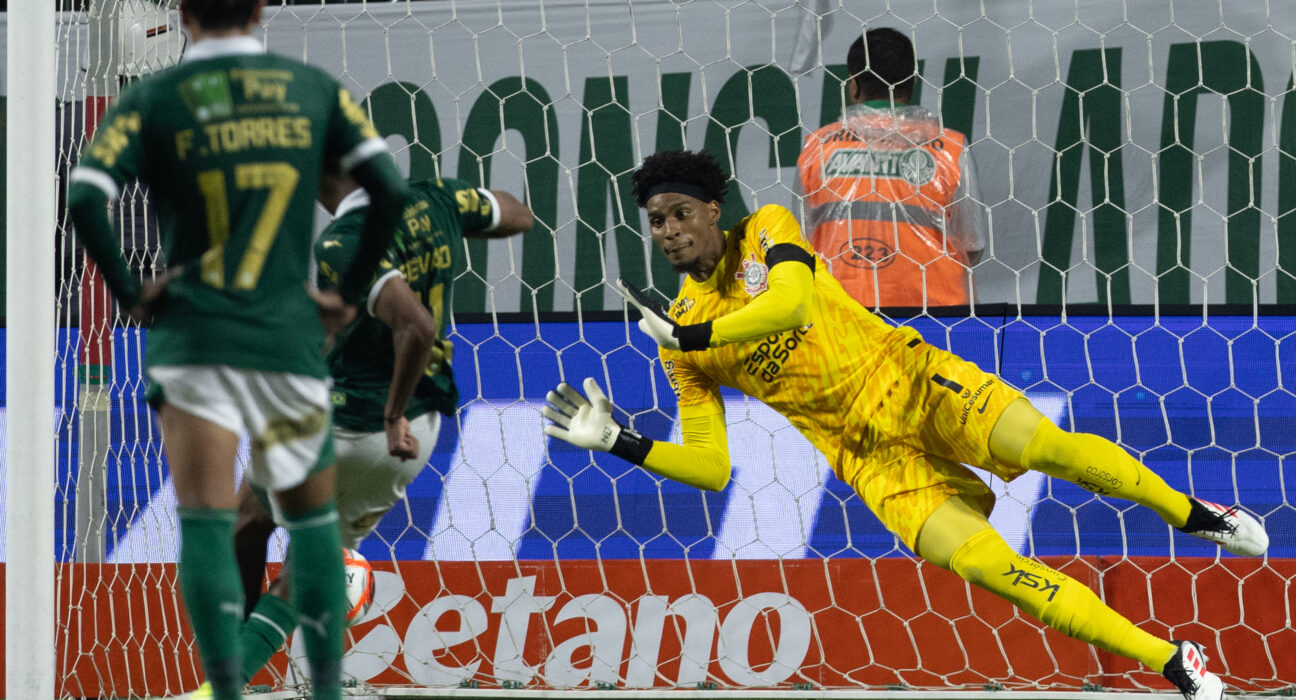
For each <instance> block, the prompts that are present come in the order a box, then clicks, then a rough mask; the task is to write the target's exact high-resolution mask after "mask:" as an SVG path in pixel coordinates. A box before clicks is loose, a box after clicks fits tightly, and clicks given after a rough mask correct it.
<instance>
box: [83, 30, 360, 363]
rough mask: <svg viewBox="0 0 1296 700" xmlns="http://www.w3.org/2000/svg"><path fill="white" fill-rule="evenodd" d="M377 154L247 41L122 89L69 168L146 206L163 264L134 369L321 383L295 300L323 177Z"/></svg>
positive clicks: (325, 95) (303, 300)
mask: <svg viewBox="0 0 1296 700" xmlns="http://www.w3.org/2000/svg"><path fill="white" fill-rule="evenodd" d="M385 152H386V145H385V143H384V142H383V141H382V140H381V139H380V138H379V137H378V135H377V133H376V132H375V131H374V129H373V126H372V125H371V124H370V123H369V121H368V118H367V117H366V116H365V114H364V111H363V110H362V109H361V108H360V107H359V106H358V105H357V104H355V102H354V101H353V100H352V98H351V96H350V94H349V93H348V92H347V91H346V90H345V89H344V88H342V86H341V85H340V84H339V83H338V82H337V81H336V80H334V79H333V78H332V77H330V76H329V75H328V74H326V73H325V72H323V71H322V70H319V69H317V68H314V67H311V66H307V65H305V64H303V63H300V62H298V61H294V60H291V59H288V58H284V57H281V56H276V55H273V54H267V53H264V52H263V51H262V49H261V45H260V42H259V41H257V40H256V39H253V38H251V37H239V38H234V39H215V40H207V41H203V42H200V43H198V44H196V45H194V47H192V48H191V49H190V50H189V51H188V52H187V53H186V56H185V59H184V61H182V62H181V63H180V64H179V65H178V66H176V67H174V68H171V69H168V70H165V71H162V72H159V73H157V74H154V75H152V76H149V77H147V78H144V79H142V80H140V81H139V82H137V83H135V84H133V85H131V86H129V87H128V88H126V89H125V90H123V91H122V93H121V95H120V97H119V98H118V100H117V101H116V103H115V104H114V105H113V106H112V108H111V109H109V110H108V112H107V113H106V114H105V115H104V117H103V119H102V120H101V122H100V124H99V127H98V130H97V132H96V135H95V138H94V140H93V142H92V143H91V144H90V146H89V148H87V149H86V150H85V151H84V153H83V156H82V158H81V160H80V162H79V164H78V167H77V169H76V171H74V174H73V177H72V180H73V182H87V183H89V184H93V185H96V186H98V187H99V188H100V189H102V190H105V191H107V192H108V193H109V194H110V196H112V195H115V194H116V191H115V190H113V186H116V187H117V188H120V187H121V186H122V185H124V184H126V183H129V182H132V181H134V180H137V179H138V181H139V182H141V183H142V184H144V185H145V186H147V187H148V189H149V193H150V197H151V198H152V200H153V202H154V203H155V205H156V208H157V215H158V221H159V223H160V226H161V232H162V249H163V254H164V255H165V261H166V265H167V267H168V268H169V269H170V270H172V271H173V272H174V271H175V270H177V269H180V270H182V272H180V273H179V274H178V275H177V276H175V277H173V279H172V281H171V282H170V285H169V288H168V289H169V302H168V305H167V307H166V308H165V309H164V310H162V311H161V312H160V313H159V314H158V315H157V317H156V318H155V319H154V321H153V325H152V330H151V331H150V333H149V345H148V358H147V360H146V366H149V367H152V366H159V365H188V364H218V365H228V366H234V367H242V368H247V369H255V370H264V371H278V372H292V373H295V374H303V375H307V376H315V377H324V376H326V374H327V367H326V364H325V361H324V358H323V356H322V352H321V348H322V346H323V328H322V326H321V324H320V320H319V316H318V312H317V309H316V305H315V303H314V302H313V300H312V299H311V297H310V296H309V294H308V293H307V286H306V285H307V282H308V280H309V279H310V275H311V272H312V269H311V268H312V263H311V250H312V244H313V239H314V225H313V224H314V213H315V196H316V192H317V190H318V187H319V175H320V171H321V168H322V167H324V166H325V165H326V164H328V165H329V166H330V167H338V168H341V169H343V170H350V168H351V167H353V166H354V165H356V164H357V163H360V162H363V161H365V160H366V159H368V158H370V157H372V156H375V155H377V154H380V153H385Z"/></svg>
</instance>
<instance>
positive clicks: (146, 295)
mask: <svg viewBox="0 0 1296 700" xmlns="http://www.w3.org/2000/svg"><path fill="white" fill-rule="evenodd" d="M170 279H171V278H170V277H166V276H164V277H159V278H158V279H156V280H149V281H147V282H145V283H144V286H143V288H142V289H141V290H140V297H139V301H137V302H135V305H134V306H132V307H130V308H129V309H127V310H126V313H127V314H129V315H130V317H131V318H132V319H134V320H135V322H136V323H138V324H140V325H141V326H147V325H149V324H151V323H152V322H153V317H154V316H156V315H157V314H158V312H159V311H161V310H162V308H163V307H165V306H166V303H167V298H168V297H167V284H168V283H169V282H170Z"/></svg>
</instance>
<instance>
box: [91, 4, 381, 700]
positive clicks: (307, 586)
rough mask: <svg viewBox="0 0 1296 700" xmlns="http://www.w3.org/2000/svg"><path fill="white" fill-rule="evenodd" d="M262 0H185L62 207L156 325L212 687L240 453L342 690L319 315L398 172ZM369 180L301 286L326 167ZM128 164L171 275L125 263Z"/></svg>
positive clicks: (322, 679)
mask: <svg viewBox="0 0 1296 700" xmlns="http://www.w3.org/2000/svg"><path fill="white" fill-rule="evenodd" d="M262 7H263V0H182V1H181V4H180V17H181V22H182V23H183V25H184V27H185V29H186V30H187V31H188V33H189V36H190V41H191V43H190V45H189V47H188V49H187V51H186V52H185V56H184V60H183V61H182V62H181V63H180V64H179V65H178V66H176V67H174V68H171V69H168V70H165V71H161V72H159V73H156V74H154V75H152V76H149V77H146V78H144V79H142V80H140V81H139V82H137V83H135V84H133V85H131V86H130V87H128V88H127V89H125V90H123V91H122V93H121V95H120V97H119V99H118V100H117V102H116V104H115V105H114V106H113V107H112V108H111V109H110V110H109V111H108V112H107V113H106V114H105V115H104V117H103V119H102V121H101V123H100V126H99V130H98V133H97V134H96V136H95V139H94V141H93V142H92V143H91V144H90V146H89V147H88V148H87V149H86V151H85V152H84V153H83V156H82V158H81V160H80V162H79V164H78V166H77V168H76V169H75V170H74V171H73V173H72V175H71V177H70V183H71V184H70V187H69V191H68V209H69V215H70V217H71V219H72V221H73V223H74V225H75V226H76V230H77V233H78V235H79V237H80V238H81V240H82V242H83V243H84V244H85V247H86V252H87V253H88V254H89V256H90V257H91V258H93V259H94V260H95V262H96V263H98V264H99V266H100V268H101V269H102V271H103V274H104V278H105V280H106V282H107V284H108V286H109V289H110V291H111V292H112V293H113V296H114V297H116V299H117V300H118V302H119V303H120V304H121V306H122V308H123V309H125V310H126V311H127V313H129V314H130V315H131V317H133V318H134V319H135V320H137V321H140V322H145V323H150V324H151V326H152V328H151V330H150V332H149V338H148V340H149V343H148V354H147V357H146V359H145V372H146V373H147V375H148V379H149V390H148V397H149V400H150V403H152V405H153V406H154V407H155V408H156V409H157V411H158V416H159V418H160V420H161V424H162V431H163V436H164V440H165V449H166V456H167V459H168V462H169V466H170V470H171V475H172V480H173V484H174V487H175V492H176V499H177V501H178V504H179V508H178V516H179V520H180V533H181V545H180V554H179V567H178V575H179V579H180V588H181V592H182V595H183V599H184V601H185V605H186V608H187V609H188V613H189V620H190V622H191V624H192V626H193V630H194V634H195V636H196V638H197V641H198V649H199V653H200V655H201V657H202V663H203V668H204V671H205V673H206V677H207V679H208V681H210V682H211V684H212V689H213V691H214V692H213V694H214V696H215V697H216V698H218V700H233V698H237V697H241V692H240V689H241V687H242V685H243V684H242V680H241V675H242V674H241V671H242V666H243V664H242V659H241V650H240V644H239V635H240V632H241V629H242V625H243V615H242V613H243V593H242V589H241V586H240V585H239V578H238V573H237V565H236V563H235V559H234V545H233V526H234V517H235V508H236V506H237V498H236V494H235V491H234V489H233V488H232V486H233V484H234V475H235V471H234V463H235V458H236V455H237V450H238V443H239V437H240V435H241V434H242V433H243V432H244V431H246V432H247V433H248V434H249V436H250V438H251V442H252V460H251V464H250V465H249V467H248V472H247V479H248V480H250V481H251V482H252V483H255V484H258V485H259V486H261V487H263V488H265V489H266V490H268V491H270V492H272V493H274V494H275V499H276V501H277V506H278V508H279V509H280V510H281V511H282V512H283V514H284V518H285V520H286V522H287V523H288V526H289V529H290V530H291V531H292V545H291V548H290V551H289V558H290V559H291V560H292V561H293V562H295V565H296V566H298V567H300V568H301V569H304V570H310V571H311V572H312V573H313V574H314V575H312V576H310V577H303V578H302V583H301V585H300V586H297V587H295V589H294V595H293V608H294V613H295V615H296V617H297V621H298V622H299V623H300V624H301V626H302V628H303V629H304V630H305V642H306V648H307V655H308V657H309V660H310V665H311V688H312V692H313V696H314V697H315V698H317V699H327V700H337V699H339V698H341V694H342V691H341V679H340V674H341V654H342V636H343V631H344V624H345V623H344V621H343V619H342V612H343V610H344V608H343V603H344V602H345V592H344V587H343V585H344V584H343V575H342V559H341V543H340V540H339V536H338V527H337V519H338V516H337V510H336V507H335V503H334V473H333V469H332V468H331V466H330V465H331V463H332V461H333V443H332V434H331V431H330V430H329V426H330V408H331V404H330V401H329V387H328V371H327V366H326V364H325V361H324V357H323V353H322V348H323V345H324V343H325V339H326V332H327V333H332V332H336V331H337V330H338V329H340V328H342V327H344V326H345V325H346V324H347V323H349V322H350V319H351V318H353V317H354V315H355V313H356V310H355V308H354V306H353V304H355V303H356V302H357V301H360V300H362V299H363V298H364V295H365V293H366V292H367V288H368V286H369V282H370V280H372V278H373V274H374V271H375V269H376V268H377V264H378V261H379V260H380V259H381V257H382V255H383V251H384V250H385V249H386V247H387V243H388V240H389V239H390V236H391V231H392V229H393V228H394V226H395V223H396V222H397V221H398V220H399V216H400V206H401V202H403V201H404V198H405V195H406V186H405V183H404V181H403V180H402V179H401V178H400V175H399V172H398V171H397V169H396V166H395V163H394V162H393V160H392V158H391V156H390V154H389V153H388V151H387V147H386V144H385V142H383V141H382V139H380V138H378V135H377V133H376V132H375V131H374V129H373V126H372V125H371V124H370V123H369V121H368V119H367V118H366V117H365V115H364V112H363V111H362V110H361V109H360V108H359V107H358V106H357V105H356V104H355V103H354V102H353V101H352V99H351V97H350V95H349V94H348V93H347V91H346V90H345V89H343V88H342V87H341V86H340V85H339V84H338V82H337V81H336V80H334V79H333V78H331V77H329V76H328V75H327V74H326V73H324V72H323V71H320V70H319V69H316V68H312V67H309V66H307V65H305V64H302V63H300V62H298V61H294V60H291V59H287V58H283V57H280V56H274V55H271V54H267V53H265V51H264V48H263V47H262V45H261V42H260V41H258V40H257V39H255V38H253V37H252V35H251V33H252V31H253V29H254V28H256V27H258V26H259V25H260V21H261V10H262ZM326 167H327V168H330V169H336V170H340V171H342V172H347V173H349V174H350V176H351V177H353V178H354V179H355V180H356V181H357V182H359V183H360V184H361V185H362V186H363V187H364V188H365V190H366V191H367V192H368V193H369V196H370V197H371V199H372V204H371V206H370V208H369V216H368V218H367V219H366V221H365V223H364V224H363V229H364V233H363V234H362V235H361V236H360V237H361V238H362V239H363V242H362V243H360V244H359V245H358V251H357V253H356V254H355V256H354V257H353V259H352V264H351V265H350V266H349V267H348V268H347V269H346V270H345V271H344V272H342V273H341V274H340V276H339V279H340V283H339V285H338V287H337V291H335V292H326V293H314V294H313V293H312V292H310V291H308V289H307V281H308V279H309V277H310V272H311V269H310V260H311V244H312V239H313V226H312V223H313V212H314V205H313V200H314V198H315V193H316V191H317V190H318V182H319V177H320V173H321V171H322V170H323V169H324V168H326ZM134 181H139V182H140V183H141V184H143V185H144V186H146V187H148V189H149V192H150V194H151V195H152V197H153V199H154V201H155V202H156V204H157V209H158V219H159V221H160V224H161V229H162V239H163V240H162V247H163V253H164V255H165V257H166V262H167V266H168V267H167V273H166V275H165V276H163V277H162V278H161V279H160V280H157V281H153V282H150V283H148V284H145V285H143V286H141V284H140V283H139V281H138V280H136V279H134V278H132V277H131V274H130V271H129V269H128V268H127V266H126V264H125V261H124V260H123V258H122V255H121V251H120V247H119V244H118V239H117V237H116V235H115V233H114V231H113V228H112V224H111V222H110V221H109V219H108V217H107V203H108V201H109V200H110V199H113V198H115V197H117V195H118V193H119V191H120V188H121V187H122V186H124V185H126V184H127V183H131V182H134Z"/></svg>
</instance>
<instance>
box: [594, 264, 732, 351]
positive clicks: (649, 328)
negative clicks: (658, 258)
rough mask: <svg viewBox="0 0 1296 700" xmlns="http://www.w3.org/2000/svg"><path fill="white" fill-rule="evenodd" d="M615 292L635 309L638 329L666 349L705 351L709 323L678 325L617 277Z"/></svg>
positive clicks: (663, 311)
mask: <svg viewBox="0 0 1296 700" xmlns="http://www.w3.org/2000/svg"><path fill="white" fill-rule="evenodd" d="M616 288H617V292H619V293H620V294H621V296H622V298H624V299H625V300H626V301H627V302H629V303H631V304H633V305H634V307H635V308H636V309H639V314H640V315H641V316H642V317H643V318H641V319H639V330H641V331H643V332H644V334H646V335H647V336H648V337H650V338H652V339H653V340H655V341H657V345H658V346H660V347H663V348H666V349H668V350H705V349H706V348H707V347H708V346H709V345H710V344H711V322H710V321H708V322H706V323H694V324H690V325H687V326H681V325H679V324H678V323H675V322H674V321H672V320H671V319H670V317H669V316H667V315H666V310H665V309H663V308H662V306H661V305H660V304H658V303H657V302H655V301H652V300H651V299H649V298H648V295H646V294H644V293H643V292H642V291H640V290H639V289H638V288H636V287H635V286H634V285H632V284H630V283H629V282H626V281H625V278H617V284H616Z"/></svg>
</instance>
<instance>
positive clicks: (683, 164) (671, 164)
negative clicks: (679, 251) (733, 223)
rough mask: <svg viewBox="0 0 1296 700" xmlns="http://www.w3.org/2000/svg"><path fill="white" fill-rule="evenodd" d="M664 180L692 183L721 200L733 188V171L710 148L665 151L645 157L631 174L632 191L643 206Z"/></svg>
mask: <svg viewBox="0 0 1296 700" xmlns="http://www.w3.org/2000/svg"><path fill="white" fill-rule="evenodd" d="M663 182H680V183H683V184H686V185H692V186H694V187H696V188H698V189H700V190H702V191H703V192H705V193H706V194H707V195H708V196H710V197H711V200H713V201H716V202H719V203H721V204H724V196H725V193H726V192H728V191H729V175H728V174H726V173H725V171H724V168H722V167H720V163H719V161H717V160H716V157H715V156H713V155H711V154H710V153H708V152H706V151H698V152H697V153H694V152H692V151H662V152H660V153H654V154H653V155H650V156H648V157H647V158H644V162H643V165H641V166H639V169H638V170H636V171H635V173H634V175H631V176H630V184H631V191H632V192H633V193H634V196H635V200H637V201H638V202H639V207H640V208H643V207H646V206H648V199H649V198H650V197H652V195H651V194H650V192H651V191H652V189H653V188H654V187H656V186H657V185H659V184H661V183H663Z"/></svg>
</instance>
